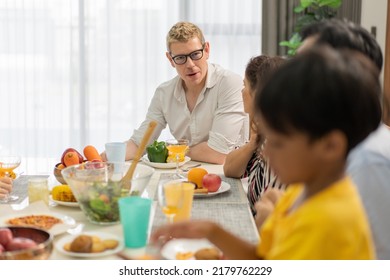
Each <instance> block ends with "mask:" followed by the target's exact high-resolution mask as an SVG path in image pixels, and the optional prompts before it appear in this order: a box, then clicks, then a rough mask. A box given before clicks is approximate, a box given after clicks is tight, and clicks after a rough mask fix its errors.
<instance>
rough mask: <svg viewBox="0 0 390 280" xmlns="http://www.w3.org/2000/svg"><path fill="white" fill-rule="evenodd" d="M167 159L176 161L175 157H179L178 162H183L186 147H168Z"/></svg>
mask: <svg viewBox="0 0 390 280" xmlns="http://www.w3.org/2000/svg"><path fill="white" fill-rule="evenodd" d="M167 149H168V151H169V157H170V158H172V159H173V160H172V161H176V156H178V157H179V161H184V158H185V154H186V152H187V150H188V145H168V146H167Z"/></svg>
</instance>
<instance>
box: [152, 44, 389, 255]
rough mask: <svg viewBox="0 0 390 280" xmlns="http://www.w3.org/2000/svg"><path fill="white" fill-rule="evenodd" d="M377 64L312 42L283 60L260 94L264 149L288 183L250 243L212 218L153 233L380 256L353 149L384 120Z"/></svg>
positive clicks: (269, 248)
mask: <svg viewBox="0 0 390 280" xmlns="http://www.w3.org/2000/svg"><path fill="white" fill-rule="evenodd" d="M378 94H380V83H379V80H378V73H377V68H376V67H375V66H374V65H373V64H372V62H371V61H369V59H368V58H366V57H364V56H363V55H361V54H360V53H357V52H353V51H342V52H336V51H334V50H332V49H330V48H327V47H319V48H313V49H312V50H308V51H307V52H305V53H303V54H301V55H299V56H297V57H295V58H293V59H292V60H291V61H289V62H288V63H286V64H285V65H284V66H282V67H281V68H280V69H279V70H278V71H277V72H276V73H275V74H274V75H273V77H272V78H271V79H270V81H269V82H268V83H267V84H266V85H265V87H264V88H263V89H262V92H261V93H260V94H256V100H255V110H256V112H257V116H258V120H259V126H260V129H259V131H262V132H264V135H265V136H266V138H267V142H266V144H265V150H264V153H265V155H266V156H267V157H268V158H269V162H270V165H271V167H272V168H273V170H274V171H275V173H276V174H278V176H279V178H280V180H281V181H282V182H283V183H285V184H289V188H288V190H287V192H286V194H285V195H284V196H283V197H282V199H281V200H280V201H279V203H278V204H277V205H276V208H275V210H274V211H273V213H272V214H271V216H270V217H269V218H268V219H267V220H266V221H265V223H264V225H263V227H262V228H261V231H260V240H261V241H260V243H259V244H258V245H257V246H256V245H253V244H250V243H248V242H247V241H245V240H244V239H242V238H239V237H237V236H235V235H233V234H232V233H230V232H228V231H226V230H225V229H223V228H222V227H221V226H220V225H217V224H215V223H213V222H210V221H189V222H186V223H178V224H173V225H167V226H164V227H161V228H160V229H157V230H156V231H155V232H154V233H153V234H152V237H151V241H152V242H153V241H156V240H157V239H158V238H160V237H161V236H165V237H174V238H208V239H209V240H210V241H211V242H212V243H214V244H215V245H216V246H217V247H218V248H219V249H220V250H221V251H222V252H223V254H224V255H225V256H226V257H227V258H228V259H373V258H374V257H375V255H374V250H373V243H372V239H371V233H370V229H369V225H368V221H367V218H366V215H365V212H364V209H363V206H362V203H361V201H360V198H359V196H358V194H357V191H356V190H355V187H354V185H353V183H352V181H351V180H350V179H349V178H348V177H346V175H345V164H346V157H347V155H348V152H349V151H350V150H351V149H352V148H353V147H355V146H356V145H357V144H358V143H359V142H361V141H362V140H363V139H364V138H365V137H366V136H367V135H368V134H369V133H370V132H372V131H374V130H375V129H376V128H377V127H378V125H379V123H380V120H381V108H380V104H379V99H378Z"/></svg>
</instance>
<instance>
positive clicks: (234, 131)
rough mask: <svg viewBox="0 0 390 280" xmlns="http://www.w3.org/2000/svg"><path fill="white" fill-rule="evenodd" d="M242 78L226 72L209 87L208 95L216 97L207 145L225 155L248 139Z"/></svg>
mask: <svg viewBox="0 0 390 280" xmlns="http://www.w3.org/2000/svg"><path fill="white" fill-rule="evenodd" d="M241 89H242V78H241V77H240V76H238V75H235V74H232V73H230V74H226V76H224V77H223V78H222V79H221V80H220V81H219V83H218V84H217V85H215V86H214V87H213V88H212V89H210V92H209V94H210V95H209V96H213V97H214V98H216V100H214V101H215V103H216V104H217V105H216V106H217V107H216V108H215V109H213V110H214V113H213V119H212V125H211V128H210V130H209V132H208V140H207V145H208V146H209V147H210V148H212V149H213V150H215V151H217V152H219V153H222V154H225V158H226V155H227V154H228V153H229V152H230V151H232V150H233V149H234V148H235V147H237V146H241V145H243V144H244V142H245V140H247V139H248V128H249V124H248V116H247V114H246V113H245V112H244V105H243V100H242V94H241ZM219 163H221V161H219Z"/></svg>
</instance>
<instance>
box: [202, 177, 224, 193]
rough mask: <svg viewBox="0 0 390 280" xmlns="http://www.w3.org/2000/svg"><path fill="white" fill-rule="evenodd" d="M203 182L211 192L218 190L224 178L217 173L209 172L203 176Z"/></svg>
mask: <svg viewBox="0 0 390 280" xmlns="http://www.w3.org/2000/svg"><path fill="white" fill-rule="evenodd" d="M202 183H203V187H205V188H206V189H207V190H208V191H209V192H216V191H217V190H218V189H219V188H220V187H221V183H222V179H221V177H219V176H218V175H217V174H212V173H209V174H206V175H204V176H203V179H202Z"/></svg>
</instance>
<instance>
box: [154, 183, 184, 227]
mask: <svg viewBox="0 0 390 280" xmlns="http://www.w3.org/2000/svg"><path fill="white" fill-rule="evenodd" d="M181 183H182V182H181V181H168V182H162V183H161V184H159V186H158V202H159V204H160V206H161V208H162V212H163V213H164V214H165V216H166V217H167V218H168V222H169V223H173V219H174V218H175V216H176V214H177V213H178V212H179V210H180V209H181V207H182V206H183V189H182V184H181Z"/></svg>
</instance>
